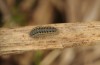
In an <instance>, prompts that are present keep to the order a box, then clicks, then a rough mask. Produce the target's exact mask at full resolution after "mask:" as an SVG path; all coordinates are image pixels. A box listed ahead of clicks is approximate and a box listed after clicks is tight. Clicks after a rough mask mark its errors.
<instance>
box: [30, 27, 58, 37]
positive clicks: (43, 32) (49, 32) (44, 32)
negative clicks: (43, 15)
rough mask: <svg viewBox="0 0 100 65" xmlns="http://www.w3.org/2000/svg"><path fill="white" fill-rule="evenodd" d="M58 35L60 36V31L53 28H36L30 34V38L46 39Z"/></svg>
mask: <svg viewBox="0 0 100 65" xmlns="http://www.w3.org/2000/svg"><path fill="white" fill-rule="evenodd" d="M56 34H58V29H57V28H55V27H51V26H41V27H35V28H34V29H32V31H31V32H30V36H31V37H32V38H45V37H51V36H54V35H56Z"/></svg>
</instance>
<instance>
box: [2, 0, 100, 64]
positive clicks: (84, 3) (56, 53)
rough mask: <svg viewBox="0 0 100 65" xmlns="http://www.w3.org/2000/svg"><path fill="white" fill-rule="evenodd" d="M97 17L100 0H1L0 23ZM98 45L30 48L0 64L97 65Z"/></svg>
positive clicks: (11, 24)
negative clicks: (52, 48) (49, 48)
mask: <svg viewBox="0 0 100 65" xmlns="http://www.w3.org/2000/svg"><path fill="white" fill-rule="evenodd" d="M92 21H100V0H0V27H1V28H2V27H7V28H16V27H22V26H29V25H31V26H34V25H42V24H52V23H70V22H74V23H76V22H92ZM99 50H100V46H92V47H78V48H67V49H62V50H59V49H55V50H41V51H30V52H26V53H23V54H13V55H10V56H9V55H7V56H3V57H0V65H100V51H99Z"/></svg>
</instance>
